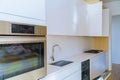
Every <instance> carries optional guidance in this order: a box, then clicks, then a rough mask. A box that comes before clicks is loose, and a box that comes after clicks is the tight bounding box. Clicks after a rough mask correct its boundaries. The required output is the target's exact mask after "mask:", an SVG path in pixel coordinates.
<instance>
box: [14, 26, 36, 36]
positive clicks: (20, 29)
mask: <svg viewBox="0 0 120 80" xmlns="http://www.w3.org/2000/svg"><path fill="white" fill-rule="evenodd" d="M12 33H26V34H34V26H28V25H20V24H12Z"/></svg>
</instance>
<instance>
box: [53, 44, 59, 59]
mask: <svg viewBox="0 0 120 80" xmlns="http://www.w3.org/2000/svg"><path fill="white" fill-rule="evenodd" d="M55 47H59V49H61V48H60V46H59V44H55V45H53V46H52V56H51V60H52V61H55V56H54V51H55Z"/></svg>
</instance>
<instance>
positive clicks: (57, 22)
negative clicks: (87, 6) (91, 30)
mask: <svg viewBox="0 0 120 80" xmlns="http://www.w3.org/2000/svg"><path fill="white" fill-rule="evenodd" d="M46 3H47V4H46V6H47V10H46V12H47V17H46V18H47V26H48V35H75V23H74V22H75V21H76V16H75V15H76V11H75V10H76V7H75V5H76V4H75V3H76V0H46Z"/></svg>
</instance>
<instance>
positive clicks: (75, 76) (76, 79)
mask: <svg viewBox="0 0 120 80" xmlns="http://www.w3.org/2000/svg"><path fill="white" fill-rule="evenodd" d="M64 80H81V70H79V71H76V72H74V73H72V74H71V75H69V76H68V77H67V78H65V79H64Z"/></svg>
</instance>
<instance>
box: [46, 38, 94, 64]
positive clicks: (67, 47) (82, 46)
mask: <svg viewBox="0 0 120 80" xmlns="http://www.w3.org/2000/svg"><path fill="white" fill-rule="evenodd" d="M54 44H59V45H60V47H61V49H59V47H56V48H55V59H56V60H59V59H60V60H61V59H62V58H65V57H69V56H72V55H75V54H80V53H82V52H83V51H84V50H88V49H91V47H92V40H91V38H88V37H72V36H47V61H48V63H50V62H51V59H50V56H51V53H52V46H53V45H54Z"/></svg>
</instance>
